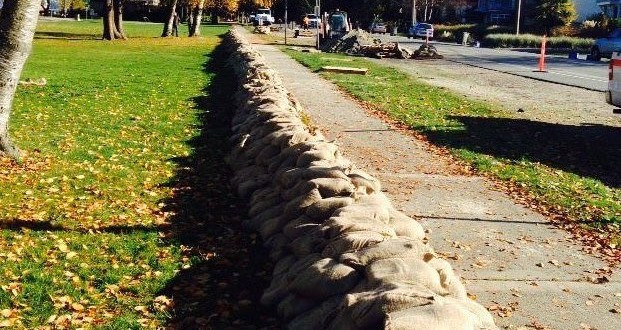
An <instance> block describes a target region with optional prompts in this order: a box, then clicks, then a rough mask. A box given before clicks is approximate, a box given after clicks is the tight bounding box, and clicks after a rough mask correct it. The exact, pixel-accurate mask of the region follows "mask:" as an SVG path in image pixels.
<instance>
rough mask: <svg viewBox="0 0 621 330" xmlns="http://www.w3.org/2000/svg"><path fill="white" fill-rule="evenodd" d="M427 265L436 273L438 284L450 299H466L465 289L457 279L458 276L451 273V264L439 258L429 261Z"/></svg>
mask: <svg viewBox="0 0 621 330" xmlns="http://www.w3.org/2000/svg"><path fill="white" fill-rule="evenodd" d="M428 264H429V266H431V267H433V268H434V269H435V270H436V271H437V272H438V274H439V275H440V284H441V285H442V287H443V288H444V289H446V290H447V291H448V292H449V293H450V295H451V296H452V297H455V298H460V299H467V297H468V296H467V294H466V288H465V287H464V284H463V283H462V282H461V280H460V279H459V276H457V275H456V274H455V272H454V271H453V267H452V266H451V264H449V263H448V262H447V261H446V260H442V259H439V258H431V259H429V261H428Z"/></svg>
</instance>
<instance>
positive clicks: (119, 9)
mask: <svg viewBox="0 0 621 330" xmlns="http://www.w3.org/2000/svg"><path fill="white" fill-rule="evenodd" d="M123 2H124V0H114V27H115V28H116V29H115V31H114V33H115V37H116V38H117V39H127V37H126V36H125V29H124V28H123Z"/></svg>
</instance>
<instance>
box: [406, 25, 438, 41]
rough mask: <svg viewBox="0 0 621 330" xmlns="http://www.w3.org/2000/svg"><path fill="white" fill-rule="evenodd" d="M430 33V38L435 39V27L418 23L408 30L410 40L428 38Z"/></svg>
mask: <svg viewBox="0 0 621 330" xmlns="http://www.w3.org/2000/svg"><path fill="white" fill-rule="evenodd" d="M427 33H429V36H430V37H429V38H430V39H431V37H433V25H431V24H429V23H416V25H413V26H410V29H409V30H408V38H417V37H419V38H423V39H424V38H426V37H427Z"/></svg>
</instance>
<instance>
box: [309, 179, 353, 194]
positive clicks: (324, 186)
mask: <svg viewBox="0 0 621 330" xmlns="http://www.w3.org/2000/svg"><path fill="white" fill-rule="evenodd" d="M309 182H311V183H313V184H316V185H317V188H318V189H319V193H320V194H321V197H323V198H329V197H337V196H350V195H351V194H353V193H354V191H355V187H354V185H353V184H352V183H351V181H350V180H345V179H334V178H317V179H313V180H310V181H309Z"/></svg>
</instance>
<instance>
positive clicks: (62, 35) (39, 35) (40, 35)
mask: <svg viewBox="0 0 621 330" xmlns="http://www.w3.org/2000/svg"><path fill="white" fill-rule="evenodd" d="M34 38H35V39H67V40H101V36H97V35H93V34H88V33H68V32H56V31H53V32H52V31H45V32H40V31H39V32H36V33H35V36H34Z"/></svg>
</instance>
